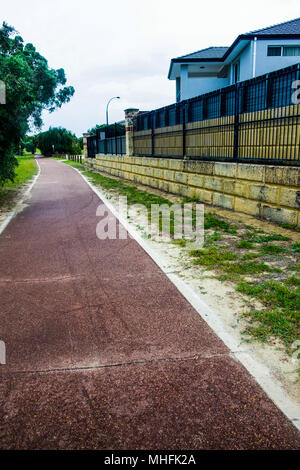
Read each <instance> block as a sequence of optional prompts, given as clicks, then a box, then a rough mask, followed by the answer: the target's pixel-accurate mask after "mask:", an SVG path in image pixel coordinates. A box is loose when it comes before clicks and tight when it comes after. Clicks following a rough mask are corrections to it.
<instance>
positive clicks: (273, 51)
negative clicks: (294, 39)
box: [268, 46, 281, 57]
mask: <svg viewBox="0 0 300 470" xmlns="http://www.w3.org/2000/svg"><path fill="white" fill-rule="evenodd" d="M268 56H271V57H275V56H281V46H268Z"/></svg>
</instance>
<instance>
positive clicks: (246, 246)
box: [236, 240, 255, 250]
mask: <svg viewBox="0 0 300 470" xmlns="http://www.w3.org/2000/svg"><path fill="white" fill-rule="evenodd" d="M236 246H237V248H244V249H247V250H253V248H255V247H254V245H253V243H252V242H249V241H248V240H241V241H240V242H239V243H238V244H237V245H236Z"/></svg>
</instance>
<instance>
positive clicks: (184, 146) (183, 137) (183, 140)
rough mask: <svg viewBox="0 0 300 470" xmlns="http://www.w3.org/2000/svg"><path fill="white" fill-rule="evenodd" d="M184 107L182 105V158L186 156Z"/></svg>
mask: <svg viewBox="0 0 300 470" xmlns="http://www.w3.org/2000/svg"><path fill="white" fill-rule="evenodd" d="M185 112H186V105H185V104H184V105H182V156H183V158H184V157H185V156H186V126H185V123H186V116H185Z"/></svg>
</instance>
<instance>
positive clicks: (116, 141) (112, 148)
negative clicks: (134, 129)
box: [87, 121, 126, 158]
mask: <svg viewBox="0 0 300 470" xmlns="http://www.w3.org/2000/svg"><path fill="white" fill-rule="evenodd" d="M87 150H88V157H89V158H95V156H96V155H97V154H98V153H102V154H105V155H125V154H126V138H125V125H124V123H123V121H122V122H119V123H115V124H112V125H110V126H104V127H100V128H99V129H97V130H96V134H95V135H91V136H89V137H88V138H87Z"/></svg>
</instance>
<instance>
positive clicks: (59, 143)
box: [37, 127, 81, 156]
mask: <svg viewBox="0 0 300 470" xmlns="http://www.w3.org/2000/svg"><path fill="white" fill-rule="evenodd" d="M37 146H38V148H39V149H40V150H41V152H42V154H43V155H46V156H47V155H52V154H55V153H56V154H62V153H68V154H78V153H81V149H80V145H79V143H78V139H77V137H76V136H75V135H74V134H72V132H71V131H68V130H67V129H64V128H63V127H50V128H49V130H48V131H45V132H41V133H40V134H38V136H37Z"/></svg>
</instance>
